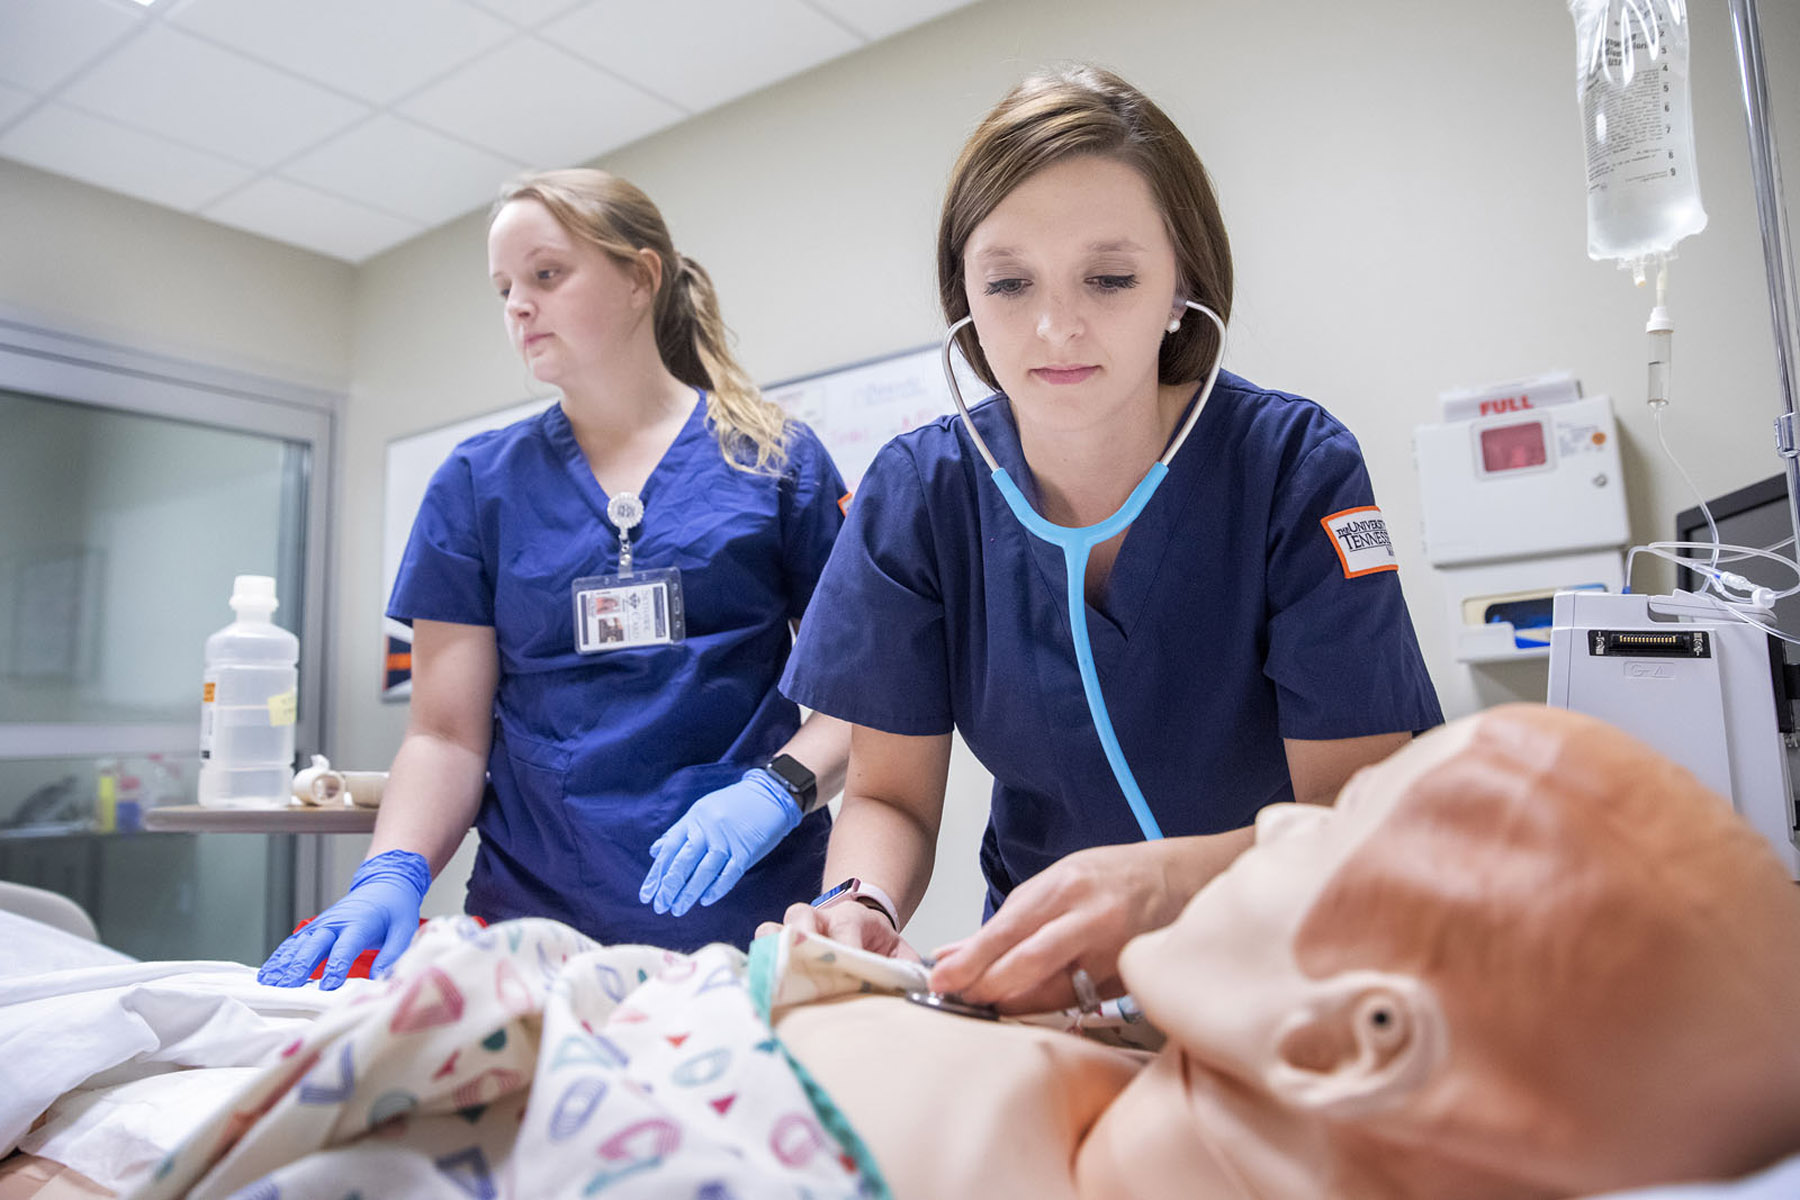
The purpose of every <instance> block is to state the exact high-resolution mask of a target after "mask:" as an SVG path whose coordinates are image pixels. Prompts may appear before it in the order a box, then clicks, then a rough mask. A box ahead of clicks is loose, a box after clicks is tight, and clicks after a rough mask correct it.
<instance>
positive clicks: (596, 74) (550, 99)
mask: <svg viewBox="0 0 1800 1200" xmlns="http://www.w3.org/2000/svg"><path fill="white" fill-rule="evenodd" d="M525 81H529V82H525ZM400 110H401V111H402V112H404V113H406V115H408V116H410V117H413V118H415V119H417V120H420V121H423V122H424V123H426V124H427V125H430V126H433V127H434V128H437V129H442V130H447V131H454V132H455V133H456V135H457V136H458V137H462V138H465V139H467V140H468V141H471V142H474V143H475V144H476V145H478V146H484V147H486V148H487V149H488V150H491V151H493V152H494V153H495V154H501V155H505V156H506V157H508V158H511V159H516V160H518V161H520V162H525V163H529V164H531V165H532V166H535V167H564V166H573V165H575V164H576V163H581V162H586V161H587V160H588V159H591V158H595V157H597V156H599V155H601V154H604V153H605V152H606V151H608V150H611V149H613V148H614V147H617V146H623V145H624V144H625V143H627V142H632V141H636V140H637V139H638V138H640V137H643V136H645V135H646V134H649V133H653V132H655V131H656V130H658V129H662V128H665V127H667V126H669V125H673V124H674V123H675V122H677V121H679V120H681V118H682V113H681V110H680V109H678V108H675V107H674V106H672V105H670V104H666V103H664V102H663V101H661V100H658V99H656V98H655V97H654V96H650V95H646V94H645V93H644V92H642V91H640V90H639V89H637V88H635V87H632V86H631V85H630V84H628V83H622V82H620V81H619V80H618V79H617V78H615V77H613V76H612V75H609V74H607V73H606V72H604V71H602V70H600V69H599V68H598V67H595V66H592V65H591V64H589V63H587V62H584V61H582V60H581V59H579V58H576V57H574V56H573V55H570V54H565V53H563V52H562V51H560V50H554V49H552V48H551V47H549V46H547V45H545V44H544V43H543V42H541V41H538V40H537V39H535V38H521V39H520V40H518V41H516V42H513V43H512V44H511V45H508V46H504V47H502V48H501V49H499V50H497V51H495V52H494V53H493V54H489V55H485V56H483V57H482V58H481V60H480V61H478V62H475V63H473V64H471V65H469V66H467V67H465V68H463V69H462V70H461V71H458V72H457V73H456V74H455V75H452V76H451V77H450V78H448V79H446V80H444V81H443V82H442V83H440V84H437V85H436V86H434V87H430V88H427V89H426V90H425V91H423V92H421V93H420V94H419V95H417V96H415V97H413V98H412V99H410V100H408V101H406V102H405V103H404V104H402V105H401V106H400Z"/></svg>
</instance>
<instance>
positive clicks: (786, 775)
mask: <svg viewBox="0 0 1800 1200" xmlns="http://www.w3.org/2000/svg"><path fill="white" fill-rule="evenodd" d="M769 770H770V771H772V772H774V773H775V774H776V775H778V776H780V777H781V781H782V782H783V783H785V784H787V785H788V788H789V790H790V791H793V792H796V793H799V792H806V791H809V790H811V789H813V788H815V787H817V786H818V781H817V780H816V779H815V778H814V777H813V773H812V772H811V771H809V770H807V769H806V768H805V767H803V766H801V765H800V763H799V762H797V761H796V760H795V759H793V758H792V757H790V756H789V755H786V754H778V755H776V756H775V757H774V758H773V759H771V760H770V761H769Z"/></svg>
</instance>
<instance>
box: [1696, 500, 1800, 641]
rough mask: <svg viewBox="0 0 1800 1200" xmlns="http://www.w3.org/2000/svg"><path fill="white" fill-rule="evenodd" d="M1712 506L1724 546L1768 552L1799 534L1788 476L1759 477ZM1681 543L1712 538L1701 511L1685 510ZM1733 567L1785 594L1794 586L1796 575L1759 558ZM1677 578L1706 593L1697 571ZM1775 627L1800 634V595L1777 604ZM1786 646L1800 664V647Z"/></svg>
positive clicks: (1791, 551) (1790, 553) (1787, 552)
mask: <svg viewBox="0 0 1800 1200" xmlns="http://www.w3.org/2000/svg"><path fill="white" fill-rule="evenodd" d="M1707 507H1708V508H1710V509H1711V510H1712V515H1713V523H1714V524H1716V525H1718V527H1719V541H1720V542H1721V543H1723V544H1724V545H1727V546H1745V547H1748V548H1750V549H1753V550H1763V549H1767V548H1769V547H1771V546H1775V545H1777V544H1778V543H1780V542H1782V541H1784V540H1786V539H1788V538H1791V537H1793V536H1794V522H1793V517H1792V516H1791V515H1789V511H1788V492H1787V476H1785V475H1771V476H1770V477H1769V478H1767V479H1759V480H1757V481H1756V482H1755V483H1752V484H1750V485H1748V486H1747V487H1741V488H1739V489H1738V490H1737V491H1735V492H1728V493H1726V494H1725V495H1723V496H1720V497H1719V498H1718V499H1717V500H1712V501H1708V503H1707ZM1675 539H1676V540H1677V541H1682V542H1710V541H1711V540H1712V533H1711V531H1710V530H1708V529H1707V527H1706V518H1705V517H1703V516H1701V515H1700V510H1699V508H1697V507H1696V508H1689V509H1685V510H1683V511H1682V512H1681V513H1680V514H1679V515H1677V516H1676V518H1675ZM1778 553H1781V554H1785V555H1787V556H1789V557H1792V556H1793V554H1794V549H1793V547H1791V546H1790V547H1788V548H1786V549H1784V550H1781V551H1778ZM1683 554H1684V556H1686V557H1689V558H1695V557H1699V555H1698V554H1697V553H1696V552H1695V551H1691V550H1690V551H1684V552H1683ZM1729 569H1730V570H1733V571H1736V572H1738V573H1739V574H1740V575H1743V576H1745V577H1747V578H1749V579H1753V580H1755V581H1756V582H1757V583H1760V584H1764V585H1766V586H1768V587H1772V588H1774V589H1775V590H1776V591H1785V590H1786V589H1787V588H1789V587H1792V586H1793V584H1794V579H1793V576H1792V575H1791V574H1790V573H1789V572H1787V571H1786V570H1784V569H1783V568H1781V567H1778V566H1776V565H1775V564H1774V563H1770V562H1759V561H1758V560H1756V559H1753V558H1752V559H1745V560H1742V561H1739V562H1735V563H1732V564H1730V567H1729ZM1676 575H1677V579H1676V586H1677V587H1679V588H1682V589H1684V590H1686V591H1690V592H1697V591H1699V590H1700V584H1701V580H1700V577H1699V576H1697V575H1695V574H1694V572H1692V571H1690V570H1688V569H1687V568H1685V567H1680V568H1677V569H1676ZM1775 627H1776V628H1777V629H1779V630H1781V631H1782V632H1783V633H1786V634H1790V635H1794V636H1800V595H1794V596H1789V597H1787V598H1786V599H1785V600H1777V601H1776V602H1775ZM1781 646H1782V649H1783V650H1784V651H1785V652H1786V658H1787V661H1788V662H1790V663H1800V646H1796V645H1794V644H1793V643H1792V642H1783V643H1781Z"/></svg>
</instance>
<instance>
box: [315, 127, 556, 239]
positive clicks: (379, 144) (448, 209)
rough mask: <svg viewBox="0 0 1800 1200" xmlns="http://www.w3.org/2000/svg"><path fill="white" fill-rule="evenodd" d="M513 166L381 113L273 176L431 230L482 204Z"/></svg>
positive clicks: (515, 168) (516, 165) (514, 169)
mask: <svg viewBox="0 0 1800 1200" xmlns="http://www.w3.org/2000/svg"><path fill="white" fill-rule="evenodd" d="M520 165H521V164H519V163H516V162H508V161H506V160H505V159H502V158H499V157H497V156H495V155H492V154H489V153H488V152H487V151H485V150H477V149H475V148H474V147H472V146H467V145H464V144H463V143H461V142H457V141H453V140H451V139H450V138H447V137H445V136H444V135H443V134H441V133H434V132H433V131H431V130H429V129H423V128H420V127H419V126H417V125H415V124H413V123H412V122H410V121H403V120H401V119H400V118H399V117H390V116H388V115H386V114H385V113H384V114H382V115H381V116H379V117H376V118H375V119H374V120H372V121H369V122H367V123H366V124H363V125H358V126H357V127H356V128H355V129H353V130H351V131H350V132H349V133H346V134H344V135H343V136H342V137H336V138H333V139H331V141H329V142H327V143H326V144H325V145H323V146H321V147H320V148H319V149H317V150H314V151H312V152H311V153H309V154H307V155H305V156H303V157H301V158H298V159H296V160H294V161H293V162H291V163H288V164H287V165H286V166H284V167H282V168H281V172H280V173H281V174H282V175H283V176H284V177H286V178H289V179H294V180H298V181H299V182H301V183H306V184H311V185H312V186H313V187H316V188H318V189H320V190H321V191H328V192H332V193H334V194H336V195H339V196H343V197H345V198H346V199H350V200H356V201H358V202H360V203H363V204H367V205H369V206H371V207H373V208H379V209H382V210H384V211H386V212H391V213H394V214H396V215H398V216H402V217H407V218H410V219H411V220H414V221H420V222H422V223H424V224H425V225H427V226H430V225H436V224H438V223H440V222H443V221H448V220H450V219H451V218H453V217H459V216H461V215H462V214H463V213H466V212H468V211H469V210H470V209H472V208H478V207H480V206H481V205H483V204H485V203H486V202H487V201H488V200H489V199H491V198H492V197H493V195H494V193H495V192H497V191H498V190H499V188H500V183H501V181H502V180H504V179H506V178H507V177H508V176H510V175H515V174H517V173H518V171H519V167H520Z"/></svg>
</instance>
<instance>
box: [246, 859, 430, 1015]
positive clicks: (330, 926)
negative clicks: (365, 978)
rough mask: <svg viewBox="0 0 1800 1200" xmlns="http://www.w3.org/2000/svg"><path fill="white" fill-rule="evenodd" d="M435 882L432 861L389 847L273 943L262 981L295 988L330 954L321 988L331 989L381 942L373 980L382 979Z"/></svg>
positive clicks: (413, 928) (412, 929)
mask: <svg viewBox="0 0 1800 1200" xmlns="http://www.w3.org/2000/svg"><path fill="white" fill-rule="evenodd" d="M430 886H431V866H430V864H429V863H427V862H426V861H425V856H424V855H422V854H414V853H413V852H412V851H411V850H389V851H387V852H386V853H384V854H377V855H376V856H375V857H374V858H371V859H370V860H369V861H367V862H365V863H364V864H363V865H362V866H360V867H358V868H356V874H354V875H352V876H351V877H350V890H349V891H347V892H345V893H344V898H343V899H342V900H339V901H338V902H337V903H336V904H334V905H332V906H331V907H330V908H328V909H326V910H325V911H324V912H322V913H320V914H319V915H318V916H316V917H314V918H313V919H312V921H311V922H310V923H309V924H308V925H307V926H306V928H304V929H296V930H295V931H294V932H293V933H292V934H290V935H289V936H288V939H287V940H286V941H285V942H283V943H281V945H279V946H277V947H275V953H273V954H271V955H269V961H268V962H266V963H264V964H263V965H262V970H260V971H258V972H257V973H256V981H257V982H258V983H272V984H274V985H275V986H276V987H297V986H298V985H300V984H302V983H305V982H306V979H307V977H308V976H310V975H311V974H312V973H313V968H314V967H316V966H318V965H319V960H320V959H322V958H325V956H326V955H327V954H329V955H330V956H331V957H330V958H329V959H328V960H327V961H326V963H325V975H324V978H322V979H320V980H319V990H320V991H325V992H329V991H330V990H332V989H333V988H335V987H337V986H338V985H339V984H341V983H343V982H344V976H345V975H347V974H349V972H350V965H351V964H352V963H354V962H355V961H356V956H357V955H359V954H361V953H362V952H363V951H364V950H367V949H368V948H369V947H371V946H380V947H381V953H380V954H377V955H376V956H375V965H374V966H373V967H371V968H370V969H369V978H370V979H380V978H381V977H382V976H383V975H386V974H387V973H388V971H389V970H390V969H392V967H393V965H394V960H395V959H397V958H399V957H400V952H401V951H402V950H405V949H406V947H407V945H408V943H410V942H411V941H412V937H413V934H415V933H417V932H418V930H419V906H420V905H421V904H423V903H424V902H425V890H426V889H427V888H429V887H430Z"/></svg>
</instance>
